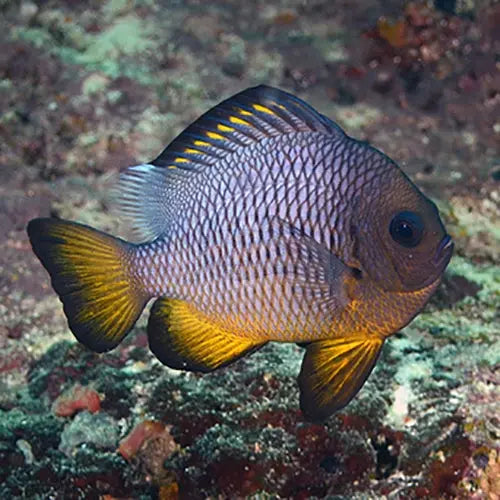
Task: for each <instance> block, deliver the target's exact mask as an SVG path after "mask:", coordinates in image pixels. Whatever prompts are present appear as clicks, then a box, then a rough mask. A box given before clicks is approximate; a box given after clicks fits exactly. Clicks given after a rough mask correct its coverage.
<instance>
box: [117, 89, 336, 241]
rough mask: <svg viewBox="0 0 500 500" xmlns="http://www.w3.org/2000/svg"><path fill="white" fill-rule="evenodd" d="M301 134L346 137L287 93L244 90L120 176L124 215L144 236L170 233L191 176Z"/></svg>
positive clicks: (119, 199)
mask: <svg viewBox="0 0 500 500" xmlns="http://www.w3.org/2000/svg"><path fill="white" fill-rule="evenodd" d="M298 132H319V133H323V134H328V135H332V136H338V137H343V136H344V132H343V131H342V130H341V129H340V127H339V126H338V125H336V124H335V123H333V122H332V121H331V120H329V119H328V118H326V117H325V116H323V115H321V114H320V113H318V112H317V111H316V110H314V109H313V108H312V107H311V106H309V105H308V104H306V103H305V102H304V101H302V100H301V99H299V98H297V97H295V96H293V95H291V94H288V93H287V92H284V91H282V90H279V89H276V88H272V87H266V86H263V85H262V86H260V87H254V88H250V89H247V90H245V91H243V92H240V93H239V94H236V95H235V96H233V97H230V98H229V99H227V100H225V101H223V102H221V103H220V104H218V105H217V106H215V107H213V108H212V109H210V110H209V111H207V112H206V113H205V114H204V115H202V116H201V117H200V118H198V120H196V121H195V122H194V123H193V124H191V125H190V126H189V127H188V128H187V129H186V130H184V132H182V133H181V134H180V135H179V136H178V137H177V138H176V139H174V140H173V141H172V142H171V143H170V144H169V145H168V146H167V147H166V148H165V150H164V151H163V152H162V153H161V154H160V155H159V156H158V157H157V158H156V159H154V160H153V161H152V162H151V163H150V164H144V165H138V166H135V167H130V168H128V169H127V170H126V171H125V172H123V173H122V174H121V176H120V183H119V186H118V189H117V196H116V198H117V202H118V205H119V210H120V213H121V214H123V215H124V216H125V217H127V218H128V219H130V220H131V221H132V227H133V229H134V230H135V232H136V233H137V235H138V236H139V237H141V238H142V239H155V238H157V237H158V236H161V235H162V234H164V233H166V232H167V231H168V227H169V222H170V220H171V216H172V214H173V213H175V211H176V210H178V209H179V203H180V201H179V198H181V196H180V192H179V187H180V186H184V188H185V187H186V182H189V177H190V174H193V173H196V172H200V171H202V170H204V169H207V168H211V167H213V166H214V165H216V164H217V163H220V162H221V160H222V159H224V157H226V156H227V155H228V154H231V153H233V152H235V151H237V150H239V149H242V148H245V147H247V146H249V145H250V144H252V143H256V142H260V141H261V140H263V139H265V138H269V137H275V136H279V135H286V134H292V133H298ZM193 189H194V188H193ZM188 191H189V190H188ZM184 195H186V196H187V194H186V193H184Z"/></svg>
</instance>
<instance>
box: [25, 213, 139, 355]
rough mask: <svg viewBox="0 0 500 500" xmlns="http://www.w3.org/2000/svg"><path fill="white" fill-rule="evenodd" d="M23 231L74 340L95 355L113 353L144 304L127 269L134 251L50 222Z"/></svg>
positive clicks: (96, 233)
mask: <svg viewBox="0 0 500 500" xmlns="http://www.w3.org/2000/svg"><path fill="white" fill-rule="evenodd" d="M27 230H28V235H29V238H30V241H31V246H32V247H33V251H34V252H35V254H36V255H37V257H38V258H39V259H40V261H41V262H42V264H43V266H44V267H45V268H46V269H47V271H48V272H49V274H50V277H51V278H52V286H53V288H54V290H55V291H56V292H57V293H58V295H59V298H60V299H61V301H62V303H63V305H64V313H65V314H66V317H67V319H68V324H69V327H70V329H71V331H72V332H73V333H74V334H75V336H76V338H77V339H78V340H79V341H80V342H82V343H83V344H84V345H86V346H87V347H89V348H90V349H92V350H94V351H97V352H103V351H108V350H110V349H113V347H115V346H116V345H118V344H119V343H120V341H121V340H122V339H123V338H124V337H125V335H126V334H127V333H128V332H129V331H130V329H131V328H132V327H133V325H134V323H135V322H136V321H137V318H138V317H139V315H140V314H141V312H142V310H143V308H144V306H145V304H146V302H147V301H148V299H149V296H148V294H147V293H146V292H145V291H144V290H143V288H142V286H141V283H140V282H139V280H138V279H136V278H134V274H133V272H132V271H133V270H132V269H131V266H132V256H133V252H134V248H135V246H134V245H132V244H130V243H127V242H126V241H124V240H121V239H119V238H114V237H113V236H110V235H107V234H105V233H102V232H100V231H97V230H96V229H92V228H90V227H88V226H84V225H81V224H76V223H74V222H69V221H64V220H60V219H54V218H44V219H33V220H32V221H30V223H29V224H28V228H27Z"/></svg>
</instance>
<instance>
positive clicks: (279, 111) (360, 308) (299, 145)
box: [28, 86, 453, 420]
mask: <svg viewBox="0 0 500 500" xmlns="http://www.w3.org/2000/svg"><path fill="white" fill-rule="evenodd" d="M117 200H118V204H119V210H120V212H121V213H122V214H123V215H124V216H125V217H127V218H128V219H129V221H130V222H131V224H132V228H133V230H134V231H135V232H136V234H137V237H138V238H140V239H141V243H130V242H127V241H124V240H120V239H118V238H114V237H112V236H110V235H107V234H104V233H102V232H100V231H97V230H95V229H92V228H90V227H87V226H83V225H81V224H77V223H73V222H70V221H62V220H57V219H35V220H33V221H31V222H30V224H29V225H28V234H29V237H30V241H31V244H32V247H33V250H34V251H35V253H36V255H37V256H38V257H39V258H40V260H41V262H42V264H43V265H44V266H45V267H46V269H47V270H48V272H49V274H50V276H51V278H52V284H53V287H54V289H55V291H56V292H57V293H58V295H59V297H60V299H61V301H62V302H63V306H64V312H65V314H66V316H67V318H68V324H69V327H70V328H71V330H72V331H73V333H74V334H75V336H76V337H77V338H78V340H80V341H81V342H82V343H84V344H85V345H87V346H88V347H90V348H91V349H93V350H95V351H98V352H102V351H106V350H109V349H112V348H113V347H115V346H116V345H117V344H118V343H119V342H120V341H121V340H122V339H123V338H124V336H125V335H126V334H127V333H128V332H129V330H130V329H131V328H132V327H133V325H134V323H135V322H136V320H137V318H138V317H139V315H140V314H141V312H142V310H143V308H144V306H145V305H146V303H147V302H148V301H149V300H150V299H152V298H154V299H155V302H154V304H153V306H152V308H151V310H150V316H149V320H148V328H147V330H148V340H149V346H150V348H151V350H152V351H153V353H154V354H155V355H156V356H157V357H158V359H159V360H160V361H161V362H162V363H164V364H166V365H168V366H170V367H171V368H175V369H183V370H191V371H198V372H208V371H212V370H215V369H217V368H220V367H222V366H226V365H228V364H230V363H231V362H233V361H235V360H237V359H239V358H240V357H242V356H244V355H245V354H248V353H251V352H253V351H255V350H257V349H259V348H261V347H262V346H263V345H265V344H266V343H267V342H269V341H279V342H301V343H306V344H307V348H306V353H305V356H304V361H303V363H302V367H301V371H300V375H299V379H298V382H299V388H300V405H301V409H302V411H303V413H304V415H305V416H306V417H307V418H310V419H314V420H318V419H323V418H326V417H328V416H329V415H330V414H332V413H333V412H334V411H336V410H338V409H340V408H342V407H343V406H345V405H346V404H347V403H348V402H349V401H350V400H351V399H352V398H353V397H354V396H355V395H356V393H357V392H358V391H359V389H360V388H361V386H362V385H363V383H364V381H365V380H366V378H367V377H368V375H369V374H370V372H371V370H372V368H373V366H374V365H375V362H376V360H377V358H378V356H379V353H380V350H381V348H382V345H383V343H384V341H385V339H386V338H387V337H389V336H390V335H391V334H393V333H394V332H396V331H398V330H399V329H400V328H402V327H404V326H405V325H406V324H407V323H408V322H409V321H411V319H412V318H413V317H414V316H415V315H416V314H418V312H419V311H420V310H421V309H422V307H423V306H424V305H425V303H426V302H427V301H428V300H429V297H430V296H431V295H432V293H433V292H434V290H435V289H436V287H437V286H438V284H439V282H440V279H441V275H442V273H443V271H444V269H445V267H446V265H447V264H448V262H449V259H450V257H451V254H452V250H453V243H452V242H451V238H450V237H449V236H448V235H447V234H446V232H445V229H444V227H443V225H442V223H441V220H440V218H439V214H438V212H437V209H436V207H435V205H434V204H433V203H432V202H431V201H430V200H428V199H427V198H426V197H425V196H424V195H423V194H422V193H421V192H420V191H419V190H418V188H417V187H416V186H415V185H414V184H413V183H412V182H411V181H410V180H409V179H408V178H407V177H406V176H405V175H404V173H403V172H402V171H401V170H400V169H399V167H398V166H397V165H396V164H395V163H394V162H393V161H392V160H391V159H390V158H388V157H387V156H385V155H384V154H383V153H381V152H380V151H378V150H376V149H375V148H373V147H371V146H369V145H367V144H366V143H363V142H359V141H357V140H355V139H353V138H350V137H348V136H347V135H346V134H345V133H344V132H343V131H342V130H341V129H340V127H339V126H338V125H336V124H335V123H334V122H332V121H331V120H329V119H328V118H326V117H325V116H323V115H321V114H320V113H318V112H317V111H316V110H314V109H313V108H311V107H310V106H308V105H307V104H306V103H305V102H303V101H301V100H300V99H298V98H296V97H295V96H292V95H291V94H287V93H286V92H283V91H280V90H278V89H273V88H270V87H264V86H262V87H256V88H254V89H248V90H246V91H244V92H241V93H240V94H237V95H236V96H233V97H232V98H230V99H228V100H226V101H224V102H222V103H221V104H219V105H218V106H215V107H214V108H212V109H211V110H209V111H208V112H207V113H205V114H204V115H203V116H201V117H200V118H199V119H198V120H196V121H195V122H194V123H193V124H191V125H190V126H189V127H188V128H187V129H186V130H185V131H184V132H183V133H181V134H180V135H179V136H178V137H177V138H176V139H174V140H173V141H172V143H171V144H170V145H169V146H168V147H167V148H166V149H165V150H164V151H163V152H162V153H161V154H160V155H159V156H158V157H157V158H155V159H154V160H152V161H151V162H149V163H146V164H142V165H136V166H133V167H129V168H128V169H126V170H125V171H124V172H123V173H122V174H121V176H120V182H119V185H118V189H117Z"/></svg>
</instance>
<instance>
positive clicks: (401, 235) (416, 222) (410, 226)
mask: <svg viewBox="0 0 500 500" xmlns="http://www.w3.org/2000/svg"><path fill="white" fill-rule="evenodd" d="M389 232H390V233H391V237H392V239H393V240H394V241H395V242H396V243H398V244H399V245H401V246H403V247H406V248H413V247H416V246H417V245H418V244H419V243H420V241H421V240H422V235H423V233H424V223H423V221H422V218H421V217H420V215H418V214H416V213H415V212H408V211H403V212H399V213H398V214H396V215H395V216H394V217H393V219H392V220H391V224H390V226H389Z"/></svg>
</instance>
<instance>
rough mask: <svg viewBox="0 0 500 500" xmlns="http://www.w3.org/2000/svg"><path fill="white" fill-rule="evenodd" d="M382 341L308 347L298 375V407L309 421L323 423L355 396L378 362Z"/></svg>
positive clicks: (344, 341)
mask: <svg viewBox="0 0 500 500" xmlns="http://www.w3.org/2000/svg"><path fill="white" fill-rule="evenodd" d="M382 344H383V340H382V339H379V338H357V339H356V338H354V339H344V338H340V339H334V340H324V341H320V342H313V343H311V344H309V346H308V347H307V352H306V355H305V356H304V360H303V362H302V368H301V371H300V375H299V387H300V407H301V409H302V413H303V414H304V415H305V417H306V418H308V419H310V420H323V419H325V418H327V417H329V416H330V415H331V414H332V413H333V412H335V411H337V410H339V409H341V408H343V407H344V406H345V405H346V404H347V403H349V401H351V399H352V398H353V397H354V396H355V395H356V394H357V393H358V391H359V390H360V389H361V386H362V385H363V384H364V382H365V380H366V379H367V378H368V375H370V372H371V371H372V369H373V367H374V366H375V362H376V361H377V358H378V355H379V353H380V348H381V347H382Z"/></svg>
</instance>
